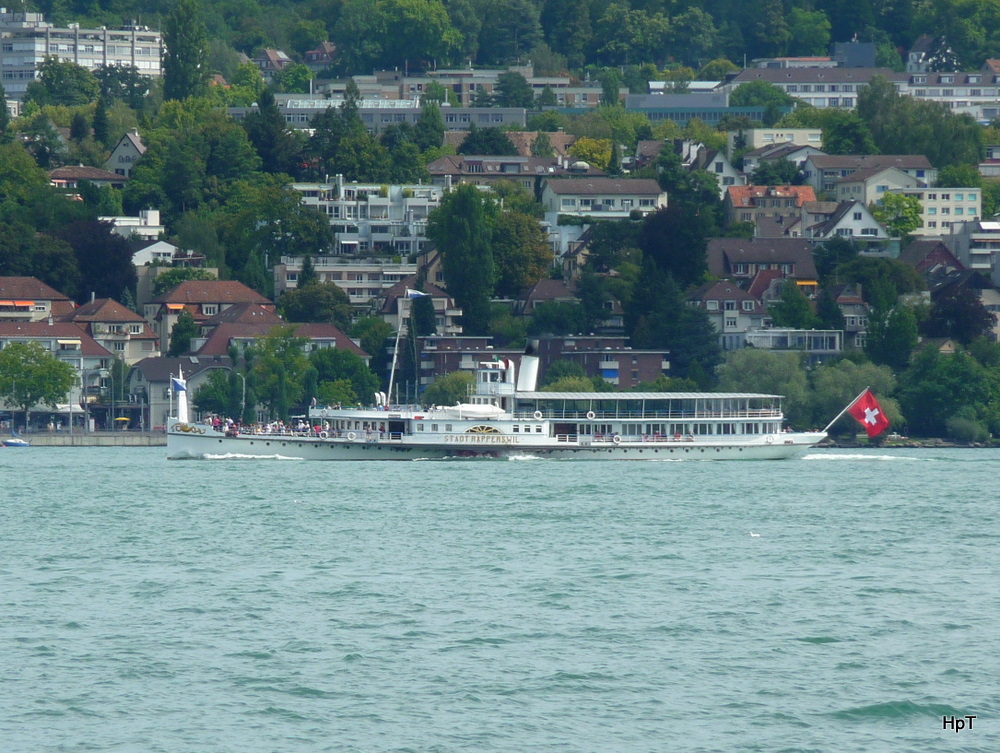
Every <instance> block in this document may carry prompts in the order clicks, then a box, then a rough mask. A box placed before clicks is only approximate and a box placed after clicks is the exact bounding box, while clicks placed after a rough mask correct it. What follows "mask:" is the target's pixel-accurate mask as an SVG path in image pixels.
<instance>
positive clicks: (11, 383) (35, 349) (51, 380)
mask: <svg viewBox="0 0 1000 753" xmlns="http://www.w3.org/2000/svg"><path fill="white" fill-rule="evenodd" d="M75 378H76V371H75V369H74V368H73V367H72V366H70V365H69V364H68V363H65V362H63V361H60V360H59V359H58V358H56V357H55V356H53V355H52V354H51V353H49V352H48V351H46V350H45V348H43V347H42V346H41V345H40V344H38V343H37V342H34V341H31V342H23V343H20V342H11V343H8V344H7V346H6V347H5V348H3V349H2V350H0V399H2V400H3V402H5V403H6V404H7V405H9V406H11V407H17V408H20V409H21V410H23V411H24V425H25V426H28V411H30V410H31V409H32V408H33V407H34V406H36V405H39V404H41V405H50V406H52V407H53V408H54V407H55V406H56V404H57V403H59V402H63V401H65V400H66V394H67V393H68V392H69V390H70V387H72V386H73V382H74V380H75Z"/></svg>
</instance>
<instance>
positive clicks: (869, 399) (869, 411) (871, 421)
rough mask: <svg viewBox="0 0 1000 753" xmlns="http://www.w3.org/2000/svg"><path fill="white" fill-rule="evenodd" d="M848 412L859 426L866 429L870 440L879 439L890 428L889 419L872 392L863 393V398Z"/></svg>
mask: <svg viewBox="0 0 1000 753" xmlns="http://www.w3.org/2000/svg"><path fill="white" fill-rule="evenodd" d="M847 412H848V413H850V414H851V415H852V416H854V418H855V419H856V420H857V421H858V423H859V424H861V425H862V426H864V427H865V431H866V432H868V438H869V439H871V438H872V437H877V436H878V435H879V434H881V433H882V432H883V431H885V430H886V429H887V428H888V426H889V419H888V418H887V417H886V415H885V413H884V412H883V410H882V408H881V407H880V406H879V404H878V400H876V399H875V396H874V395H873V394H872V391H871V390H865V391H864V392H862V393H861V397H859V398H858V399H857V400H855V401H854V404H853V405H852V406H851V407H850V408H848V409H847Z"/></svg>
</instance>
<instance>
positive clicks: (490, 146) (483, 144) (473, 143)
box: [458, 127, 517, 157]
mask: <svg viewBox="0 0 1000 753" xmlns="http://www.w3.org/2000/svg"><path fill="white" fill-rule="evenodd" d="M458 153H459V154H482V155H495V156H501V157H503V156H516V155H517V148H516V147H515V146H514V143H513V142H512V141H511V140H510V139H509V138H507V134H506V133H504V132H503V131H501V130H500V129H499V128H476V127H473V128H471V129H470V130H469V135H468V136H466V137H465V139H464V140H463V141H462V143H461V144H460V145H459V147H458Z"/></svg>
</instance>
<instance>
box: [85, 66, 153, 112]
mask: <svg viewBox="0 0 1000 753" xmlns="http://www.w3.org/2000/svg"><path fill="white" fill-rule="evenodd" d="M94 78H96V79H97V83H98V86H99V87H100V96H101V98H103V99H105V100H107V101H113V100H119V101H121V102H124V103H125V104H126V105H128V106H129V107H131V108H132V109H133V110H137V111H138V110H142V107H143V104H144V102H145V99H146V94H148V93H149V88H150V83H151V82H152V80H153V79H151V78H150V77H149V76H143V75H142V74H141V73H140V72H139V69H138V68H136V67H135V66H134V65H100V66H98V67H97V69H96V70H95V71H94Z"/></svg>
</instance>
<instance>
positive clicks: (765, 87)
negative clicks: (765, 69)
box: [729, 79, 796, 107]
mask: <svg viewBox="0 0 1000 753" xmlns="http://www.w3.org/2000/svg"><path fill="white" fill-rule="evenodd" d="M795 103H796V100H795V98H794V97H792V96H790V95H788V94H786V93H785V92H784V91H783V90H782V89H781V88H779V87H777V86H775V85H774V84H771V83H768V82H767V81H763V80H760V79H758V80H756V81H748V82H747V83H745V84H740V85H739V86H737V87H736V88H735V89H733V93H732V94H730V95H729V106H730V107H768V106H774V107H794V106H795Z"/></svg>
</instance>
